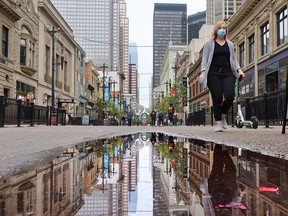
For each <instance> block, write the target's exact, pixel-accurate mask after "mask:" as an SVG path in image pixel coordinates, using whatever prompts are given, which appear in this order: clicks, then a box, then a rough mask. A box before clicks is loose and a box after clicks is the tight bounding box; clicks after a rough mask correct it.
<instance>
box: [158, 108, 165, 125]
mask: <svg viewBox="0 0 288 216" xmlns="http://www.w3.org/2000/svg"><path fill="white" fill-rule="evenodd" d="M158 124H159V127H163V124H164V115H163V112H162V111H160V112H159V114H158Z"/></svg>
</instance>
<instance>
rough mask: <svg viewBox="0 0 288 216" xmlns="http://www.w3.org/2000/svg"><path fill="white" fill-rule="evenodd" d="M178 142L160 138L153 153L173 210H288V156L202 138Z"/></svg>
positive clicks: (196, 213)
mask: <svg viewBox="0 0 288 216" xmlns="http://www.w3.org/2000/svg"><path fill="white" fill-rule="evenodd" d="M174 142H175V143H174V144H175V145H174V146H173V145H171V144H169V138H168V139H166V140H164V142H158V144H157V145H158V147H157V149H158V151H159V152H158V154H159V155H157V154H156V156H155V157H154V161H157V163H156V164H157V166H158V167H159V169H160V170H161V187H163V192H164V193H163V194H164V195H165V200H166V204H167V208H168V209H169V214H170V215H193V216H202V215H203V216H204V215H221V216H222V215H240V216H241V215H243V216H244V215H245V216H246V215H247V216H248V215H256V216H257V215H268V216H274V215H275V216H276V215H278V216H287V215H288V199H287V195H288V187H287V185H288V178H287V176H288V174H287V169H288V162H287V160H283V159H281V158H277V157H272V156H267V155H261V154H258V153H255V152H251V151H249V150H246V149H245V150H244V149H238V148H235V147H227V146H224V145H219V144H216V143H211V142H204V141H201V140H194V139H189V140H186V139H180V138H177V139H175V138H174ZM186 152H188V154H187V159H186V157H185V154H186ZM186 171H188V172H186ZM154 190H155V188H154ZM185 212H186V213H185Z"/></svg>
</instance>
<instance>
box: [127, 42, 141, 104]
mask: <svg viewBox="0 0 288 216" xmlns="http://www.w3.org/2000/svg"><path fill="white" fill-rule="evenodd" d="M131 72H132V74H131ZM129 79H133V80H134V81H133V83H132V82H130V81H129V94H134V99H136V100H135V102H136V104H139V88H138V87H139V79H138V50H137V44H136V43H130V44H129ZM131 81H132V80H131Z"/></svg>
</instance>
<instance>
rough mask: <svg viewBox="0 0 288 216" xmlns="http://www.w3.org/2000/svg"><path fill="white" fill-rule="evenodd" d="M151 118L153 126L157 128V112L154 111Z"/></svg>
mask: <svg viewBox="0 0 288 216" xmlns="http://www.w3.org/2000/svg"><path fill="white" fill-rule="evenodd" d="M150 116H151V126H155V121H156V112H155V110H152V112H151V114H150Z"/></svg>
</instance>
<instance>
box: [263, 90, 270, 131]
mask: <svg viewBox="0 0 288 216" xmlns="http://www.w3.org/2000/svg"><path fill="white" fill-rule="evenodd" d="M267 96H268V94H267V92H264V114H265V120H264V121H265V128H269V121H268V103H267Z"/></svg>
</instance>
